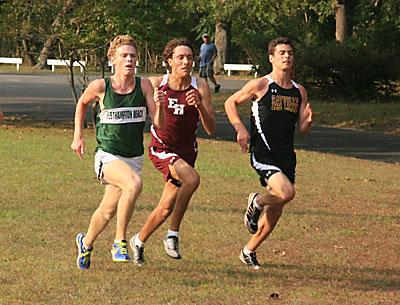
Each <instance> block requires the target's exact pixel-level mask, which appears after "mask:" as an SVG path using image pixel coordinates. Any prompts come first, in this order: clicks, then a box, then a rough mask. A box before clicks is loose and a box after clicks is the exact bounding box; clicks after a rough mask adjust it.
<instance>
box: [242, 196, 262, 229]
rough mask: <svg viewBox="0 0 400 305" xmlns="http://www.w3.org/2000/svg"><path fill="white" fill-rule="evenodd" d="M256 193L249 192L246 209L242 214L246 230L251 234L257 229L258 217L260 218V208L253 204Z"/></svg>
mask: <svg viewBox="0 0 400 305" xmlns="http://www.w3.org/2000/svg"><path fill="white" fill-rule="evenodd" d="M257 195H258V193H250V195H249V199H248V201H247V202H248V203H247V210H246V213H245V214H244V225H245V226H246V228H247V230H249V232H250V233H251V234H254V233H256V232H257V230H258V219H259V218H260V215H261V212H262V209H261V210H259V209H257V208H256V206H255V205H254V200H255V198H256V197H257Z"/></svg>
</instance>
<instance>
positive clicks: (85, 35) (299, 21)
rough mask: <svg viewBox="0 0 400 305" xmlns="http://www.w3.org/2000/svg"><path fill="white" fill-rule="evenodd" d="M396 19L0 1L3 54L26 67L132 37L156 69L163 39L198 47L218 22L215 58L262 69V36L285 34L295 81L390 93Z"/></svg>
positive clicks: (280, 9)
mask: <svg viewBox="0 0 400 305" xmlns="http://www.w3.org/2000/svg"><path fill="white" fill-rule="evenodd" d="M399 15H400V3H399V2H398V1H397V0H341V1H339V0H323V1H318V0H302V1H300V0H295V1H293V0H291V1H289V0H281V1H272V0H251V1H248V0H186V1H172V0H165V1H151V0H131V1H125V0H90V1H83V0H51V1H50V0H40V1H39V0H29V1H26V0H2V1H0V18H1V21H2V22H1V27H0V32H1V38H0V47H1V48H0V49H1V52H0V56H18V57H24V63H29V64H30V65H32V66H35V65H37V64H38V63H39V64H40V63H41V62H42V64H43V58H46V57H47V56H49V57H56V58H63V57H64V58H65V57H76V59H88V60H89V62H90V64H91V65H93V66H99V65H104V63H105V55H106V50H107V48H108V43H109V41H110V40H111V39H112V38H113V37H114V36H115V35H117V34H131V35H133V36H134V37H135V38H136V39H137V41H138V52H139V60H140V65H141V67H143V68H144V69H145V71H155V70H156V69H159V67H160V66H161V54H162V49H163V47H164V45H165V43H166V42H167V41H168V40H170V39H171V38H173V37H186V38H188V39H190V40H191V41H193V42H194V45H195V47H196V49H197V50H198V48H199V46H200V43H201V39H200V37H201V34H202V33H204V32H208V33H209V34H211V36H212V37H213V36H214V34H219V33H217V31H218V26H220V25H223V27H224V29H225V31H224V32H223V33H222V34H223V35H226V36H227V37H226V41H227V44H228V46H227V48H226V52H227V54H226V56H223V57H220V58H219V59H218V60H222V61H227V62H231V63H252V64H254V65H259V66H260V70H261V71H260V72H264V73H265V72H267V71H268V70H269V69H270V67H269V64H268V62H267V54H266V53H267V52H266V46H267V44H268V41H269V40H271V39H273V38H275V37H277V36H287V37H289V38H291V39H292V41H293V42H294V44H295V50H296V76H297V78H299V79H300V80H301V81H302V82H304V83H306V84H308V85H310V86H315V87H318V88H320V89H327V90H331V89H334V88H336V89H339V90H340V92H342V93H345V94H348V93H349V92H348V91H351V92H353V91H357V92H358V93H359V94H367V93H368V94H370V93H376V92H385V93H386V94H391V93H394V92H396V90H397V82H398V78H399V75H400V73H399V72H400V59H399V58H398V56H395V55H396V54H398V53H399V51H400V18H399V17H398V16H399ZM341 28H342V29H344V30H343V32H341V35H342V36H340V38H338V29H341ZM224 41H225V40H224ZM224 52H225V50H224ZM39 66H40V65H39ZM42 67H43V66H42Z"/></svg>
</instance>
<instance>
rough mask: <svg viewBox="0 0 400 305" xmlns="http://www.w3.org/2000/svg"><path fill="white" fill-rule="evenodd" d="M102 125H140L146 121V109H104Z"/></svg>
mask: <svg viewBox="0 0 400 305" xmlns="http://www.w3.org/2000/svg"><path fill="white" fill-rule="evenodd" d="M99 117H100V123H101V124H126V123H139V122H144V121H145V120H146V107H144V106H142V107H121V108H111V109H104V110H103V111H102V112H101V113H100V115H99Z"/></svg>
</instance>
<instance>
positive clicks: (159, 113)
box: [141, 79, 165, 129]
mask: <svg viewBox="0 0 400 305" xmlns="http://www.w3.org/2000/svg"><path fill="white" fill-rule="evenodd" d="M141 86H142V90H143V94H144V96H145V98H146V103H147V109H148V110H149V114H150V117H151V120H152V123H153V124H154V126H155V127H156V128H158V129H162V127H163V126H164V121H165V112H164V107H163V103H164V96H165V95H164V93H163V92H161V91H159V90H158V88H157V87H156V88H155V89H153V85H152V83H151V81H150V80H149V79H142V82H141Z"/></svg>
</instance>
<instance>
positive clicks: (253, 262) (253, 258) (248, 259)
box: [239, 249, 261, 270]
mask: <svg viewBox="0 0 400 305" xmlns="http://www.w3.org/2000/svg"><path fill="white" fill-rule="evenodd" d="M239 258H240V260H241V261H242V262H243V264H245V265H246V266H248V267H251V268H253V269H255V270H258V269H260V267H261V266H260V263H259V262H258V260H257V254H256V252H255V251H254V252H250V254H245V253H244V252H243V249H242V250H241V251H240V255H239Z"/></svg>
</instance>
